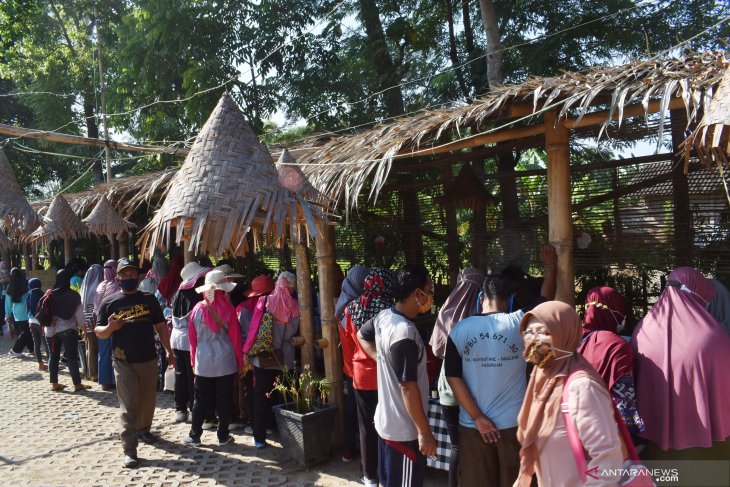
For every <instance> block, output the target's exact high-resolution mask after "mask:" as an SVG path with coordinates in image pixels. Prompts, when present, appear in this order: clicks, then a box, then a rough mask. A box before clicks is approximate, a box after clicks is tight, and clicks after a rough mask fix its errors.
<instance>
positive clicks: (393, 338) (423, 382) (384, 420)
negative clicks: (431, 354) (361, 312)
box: [360, 308, 428, 441]
mask: <svg viewBox="0 0 730 487" xmlns="http://www.w3.org/2000/svg"><path fill="white" fill-rule="evenodd" d="M360 334H361V335H362V337H363V338H364V339H365V340H368V341H375V344H376V347H377V351H378V406H377V408H376V409H375V429H376V431H377V432H378V434H379V435H380V436H381V438H383V439H386V440H391V441H413V440H416V439H418V430H417V429H416V425H415V424H414V423H413V420H411V417H410V416H409V415H408V411H407V410H406V406H405V403H404V402H403V395H402V393H401V389H400V384H401V383H402V382H410V381H413V382H416V383H418V388H419V390H420V392H421V401H422V404H423V411H424V413H427V411H428V373H427V371H426V346H425V345H424V343H423V339H422V338H421V335H420V334H419V333H418V329H417V328H416V325H415V324H414V323H413V322H412V321H411V320H409V319H408V318H406V317H405V316H403V315H402V314H400V313H398V312H397V311H396V310H395V308H391V309H386V310H383V311H381V312H380V313H379V314H378V316H376V317H375V318H373V319H372V320H370V321H369V322H367V323H365V324H364V325H363V327H362V328H361V329H360Z"/></svg>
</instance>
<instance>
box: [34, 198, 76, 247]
mask: <svg viewBox="0 0 730 487" xmlns="http://www.w3.org/2000/svg"><path fill="white" fill-rule="evenodd" d="M88 234H89V228H88V227H87V226H86V225H85V224H84V223H83V222H82V221H81V219H80V218H79V217H78V216H77V215H76V213H74V211H73V210H72V209H71V206H70V205H69V204H68V202H67V201H66V199H65V198H64V197H63V196H61V195H60V194H58V195H56V197H55V198H53V201H51V206H50V207H48V211H47V212H46V214H45V216H44V217H43V226H42V227H40V228H38V229H37V230H36V231H35V232H33V233H32V234H31V235H30V237H28V240H29V241H30V242H36V241H38V240H43V241H49V240H53V239H54V238H59V237H60V238H72V239H77V238H82V237H86V236H88Z"/></svg>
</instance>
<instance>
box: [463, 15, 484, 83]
mask: <svg viewBox="0 0 730 487" xmlns="http://www.w3.org/2000/svg"><path fill="white" fill-rule="evenodd" d="M469 3H470V2H468V1H463V2H461V17H462V21H463V23H464V39H465V41H466V42H465V48H466V54H467V57H468V58H469V61H470V64H469V73H470V74H471V84H472V86H473V87H474V95H475V96H479V95H482V94H484V93H486V91H487V89H489V84H488V83H487V61H486V59H485V58H483V57H479V56H481V55H482V53H481V51H480V50H479V49H477V48H476V45H475V44H474V29H473V28H472V24H471V11H470V5H469ZM476 58H479V59H476Z"/></svg>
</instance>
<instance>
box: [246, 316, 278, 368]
mask: <svg viewBox="0 0 730 487" xmlns="http://www.w3.org/2000/svg"><path fill="white" fill-rule="evenodd" d="M273 351H274V316H273V315H272V314H271V313H269V312H268V311H266V304H264V313H263V315H262V316H261V323H260V324H259V328H258V330H256V341H254V343H253V345H252V346H251V348H250V349H249V351H248V355H249V357H256V356H259V355H262V354H264V353H271V352H273Z"/></svg>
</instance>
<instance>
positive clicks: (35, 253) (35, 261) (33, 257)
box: [30, 243, 42, 270]
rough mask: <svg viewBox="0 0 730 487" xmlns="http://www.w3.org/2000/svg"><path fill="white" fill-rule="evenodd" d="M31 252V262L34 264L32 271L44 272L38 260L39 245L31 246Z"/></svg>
mask: <svg viewBox="0 0 730 487" xmlns="http://www.w3.org/2000/svg"><path fill="white" fill-rule="evenodd" d="M30 251H31V262H32V267H33V269H32V270H42V267H41V265H40V260H38V244H37V243H34V244H32V245H31V246H30Z"/></svg>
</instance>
